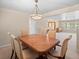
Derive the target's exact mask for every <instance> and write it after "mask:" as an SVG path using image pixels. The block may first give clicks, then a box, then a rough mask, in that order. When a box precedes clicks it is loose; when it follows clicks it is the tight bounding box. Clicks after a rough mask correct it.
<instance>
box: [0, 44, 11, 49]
mask: <svg viewBox="0 0 79 59" xmlns="http://www.w3.org/2000/svg"><path fill="white" fill-rule="evenodd" d="M8 46H10V44H6V45H2V46H0V48H5V47H8Z"/></svg>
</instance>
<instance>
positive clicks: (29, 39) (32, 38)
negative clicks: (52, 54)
mask: <svg viewBox="0 0 79 59" xmlns="http://www.w3.org/2000/svg"><path fill="white" fill-rule="evenodd" d="M20 39H21V41H22V43H23V44H25V45H26V46H28V47H29V48H31V49H33V50H34V51H35V52H37V53H39V54H40V55H41V57H43V56H42V55H45V54H46V53H47V52H49V50H50V49H52V48H54V47H55V46H56V44H58V43H59V40H57V39H55V38H48V37H47V36H45V35H41V34H33V35H26V36H20ZM41 57H38V58H37V59H45V58H41Z"/></svg>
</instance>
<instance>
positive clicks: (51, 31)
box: [47, 30, 56, 39]
mask: <svg viewBox="0 0 79 59" xmlns="http://www.w3.org/2000/svg"><path fill="white" fill-rule="evenodd" d="M47 34H48V37H49V38H51V39H56V30H49V31H48V33H47Z"/></svg>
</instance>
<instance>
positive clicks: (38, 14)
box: [31, 0, 43, 20]
mask: <svg viewBox="0 0 79 59" xmlns="http://www.w3.org/2000/svg"><path fill="white" fill-rule="evenodd" d="M38 11H39V8H38V0H35V13H33V14H32V15H31V18H32V19H34V20H40V19H42V18H43V17H42V15H41V14H40V13H39V12H38Z"/></svg>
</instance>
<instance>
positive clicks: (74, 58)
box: [0, 47, 79, 59]
mask: <svg viewBox="0 0 79 59" xmlns="http://www.w3.org/2000/svg"><path fill="white" fill-rule="evenodd" d="M57 49H58V48H57ZM56 52H57V50H56V51H55V53H56ZM10 56H11V47H5V48H0V59H10ZM37 56H38V55H37V54H36V53H34V52H33V51H32V50H30V49H28V50H26V57H28V58H27V59H35V58H36V57H37ZM13 59H14V58H13ZM48 59H56V58H53V57H52V56H48ZM66 59H79V53H78V52H76V51H75V52H72V51H69V50H68V52H67V55H66Z"/></svg>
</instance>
